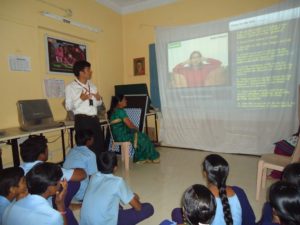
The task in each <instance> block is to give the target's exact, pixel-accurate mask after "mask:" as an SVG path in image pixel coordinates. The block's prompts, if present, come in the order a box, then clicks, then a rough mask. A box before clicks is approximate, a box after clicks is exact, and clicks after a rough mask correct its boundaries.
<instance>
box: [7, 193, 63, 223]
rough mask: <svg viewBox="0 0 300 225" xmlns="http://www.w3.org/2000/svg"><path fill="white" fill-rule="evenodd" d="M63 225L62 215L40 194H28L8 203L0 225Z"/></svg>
mask: <svg viewBox="0 0 300 225" xmlns="http://www.w3.org/2000/svg"><path fill="white" fill-rule="evenodd" d="M16 224H24V225H29V224H30V225H63V224H64V221H63V217H62V215H61V214H60V213H59V212H58V211H56V210H55V209H53V208H52V207H51V206H50V204H49V202H48V201H47V200H46V199H45V198H43V197H42V196H40V195H28V196H26V197H25V198H23V199H20V200H19V201H16V202H14V203H12V204H11V205H9V206H8V207H7V208H6V210H5V211H4V214H3V217H2V225H16Z"/></svg>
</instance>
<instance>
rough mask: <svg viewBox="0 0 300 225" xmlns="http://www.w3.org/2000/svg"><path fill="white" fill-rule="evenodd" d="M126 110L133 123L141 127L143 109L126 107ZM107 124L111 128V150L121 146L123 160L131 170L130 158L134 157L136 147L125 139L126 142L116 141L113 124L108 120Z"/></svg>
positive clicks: (116, 149)
mask: <svg viewBox="0 0 300 225" xmlns="http://www.w3.org/2000/svg"><path fill="white" fill-rule="evenodd" d="M124 110H125V111H126V113H127V115H128V117H129V119H130V120H131V121H132V122H133V124H134V125H135V126H136V127H139V124H140V118H141V113H142V110H141V109H140V108H125V109H124ZM107 124H108V129H109V132H110V137H111V138H110V144H109V146H110V147H109V149H110V150H111V151H118V149H119V147H121V157H122V161H124V163H125V169H126V170H129V159H130V156H132V157H133V154H134V148H133V146H132V144H131V142H129V141H125V142H117V141H115V140H114V138H113V135H112V131H111V127H110V126H111V124H110V123H109V122H108V121H107Z"/></svg>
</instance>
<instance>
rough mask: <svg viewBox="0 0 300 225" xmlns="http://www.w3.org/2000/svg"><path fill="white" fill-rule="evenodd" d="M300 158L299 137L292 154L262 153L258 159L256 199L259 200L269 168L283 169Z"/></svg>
mask: <svg viewBox="0 0 300 225" xmlns="http://www.w3.org/2000/svg"><path fill="white" fill-rule="evenodd" d="M299 158H300V141H299V138H298V142H297V145H296V147H295V150H294V152H293V155H292V156H283V155H277V154H272V153H271V154H265V155H262V156H261V157H260V159H259V161H258V168H257V180H256V200H259V197H260V190H261V187H262V188H263V189H264V188H265V186H266V180H267V170H268V169H271V170H277V171H283V169H284V168H285V167H286V166H287V165H288V164H290V163H294V162H298V161H299Z"/></svg>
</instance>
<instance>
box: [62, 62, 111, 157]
mask: <svg viewBox="0 0 300 225" xmlns="http://www.w3.org/2000/svg"><path fill="white" fill-rule="evenodd" d="M73 72H74V75H75V80H74V81H73V82H72V83H70V84H68V85H67V86H66V90H65V92H66V100H65V106H66V109H67V110H68V111H72V112H73V113H74V117H75V131H78V130H81V129H90V130H92V131H93V133H94V143H93V145H92V146H91V150H92V151H93V152H94V153H95V154H96V156H98V155H99V154H100V152H103V151H106V149H105V148H104V138H103V132H102V129H101V125H100V122H99V118H98V116H97V106H100V105H101V104H102V97H101V96H100V94H99V92H98V90H97V87H96V86H95V85H94V84H93V83H92V82H91V81H90V80H91V78H92V70H91V64H90V63H89V62H87V61H77V62H76V63H75V64H74V66H73Z"/></svg>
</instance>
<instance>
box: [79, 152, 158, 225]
mask: <svg viewBox="0 0 300 225" xmlns="http://www.w3.org/2000/svg"><path fill="white" fill-rule="evenodd" d="M97 165H98V169H99V171H100V172H97V173H95V174H94V175H93V176H92V177H91V180H90V182H89V185H88V188H87V190H86V193H85V196H84V199H83V203H82V208H81V213H80V225H100V224H101V225H102V224H103V225H104V224H105V225H117V224H118V225H134V224H137V223H139V222H141V221H142V220H145V219H146V218H148V217H150V216H152V215H153V213H154V209H153V206H152V205H151V204H150V203H140V201H139V197H138V196H137V195H136V194H134V193H133V192H132V191H131V189H130V188H129V187H128V186H127V184H126V183H125V181H124V180H123V178H122V177H117V176H115V175H114V174H113V173H114V172H115V171H116V169H117V157H116V155H115V153H114V152H102V153H101V154H100V156H99V157H98V158H97ZM120 203H122V204H130V205H131V206H132V208H130V209H123V208H122V207H120Z"/></svg>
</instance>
